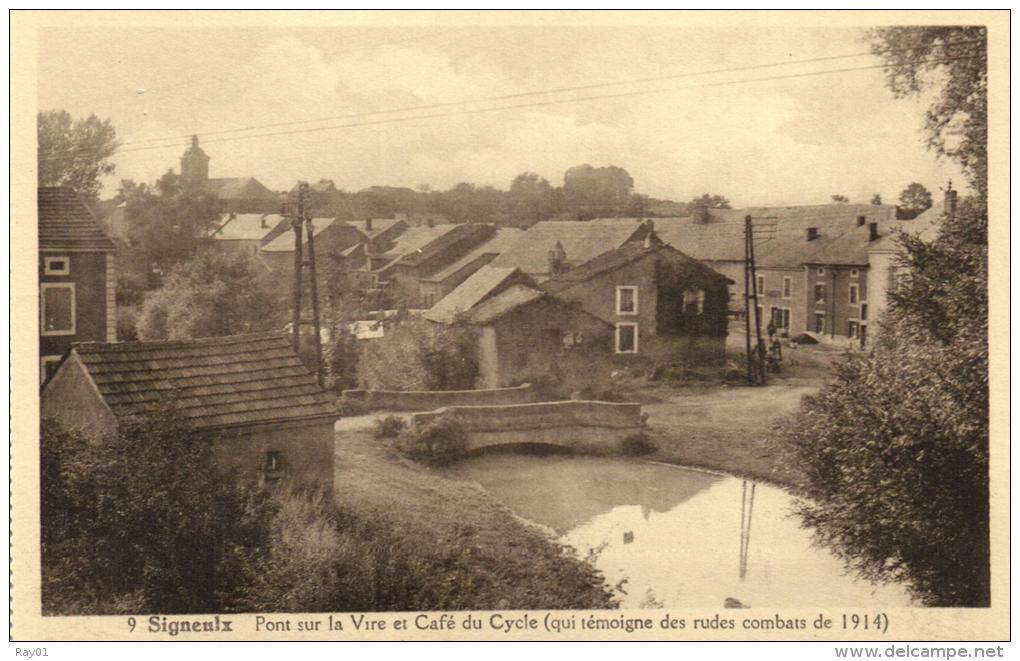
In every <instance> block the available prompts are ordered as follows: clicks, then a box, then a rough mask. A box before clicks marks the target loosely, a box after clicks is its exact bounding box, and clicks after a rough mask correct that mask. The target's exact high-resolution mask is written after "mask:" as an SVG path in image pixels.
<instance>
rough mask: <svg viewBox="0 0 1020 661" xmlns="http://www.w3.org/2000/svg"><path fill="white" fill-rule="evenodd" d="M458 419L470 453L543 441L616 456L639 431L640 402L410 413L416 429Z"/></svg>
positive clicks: (457, 408) (572, 402)
mask: <svg viewBox="0 0 1020 661" xmlns="http://www.w3.org/2000/svg"><path fill="white" fill-rule="evenodd" d="M440 419H452V420H456V421H457V422H458V423H459V424H460V425H461V426H462V427H463V428H464V430H465V431H466V432H467V434H468V447H467V451H468V452H471V451H474V450H480V449H481V448H485V447H491V446H496V445H519V444H524V443H527V444H542V445H553V446H557V447H562V448H566V449H569V450H573V451H575V452H581V453H585V454H618V453H619V452H620V448H621V443H622V442H623V439H625V438H627V437H628V436H632V435H634V434H639V433H641V430H642V427H643V424H642V419H641V405H640V404H631V403H624V404H618V403H615V402H593V401H578V400H569V401H562V402H537V403H531V404H511V405H505V406H448V407H445V408H441V409H437V410H435V411H429V412H427V413H414V414H412V415H411V427H412V429H415V430H418V429H421V428H422V427H424V426H425V425H427V424H429V423H430V422H433V421H435V420H440Z"/></svg>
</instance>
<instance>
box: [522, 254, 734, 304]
mask: <svg viewBox="0 0 1020 661" xmlns="http://www.w3.org/2000/svg"><path fill="white" fill-rule="evenodd" d="M654 253H660V254H665V255H667V256H669V257H672V258H673V259H677V260H681V261H683V262H685V263H687V264H690V265H691V266H693V267H694V268H696V269H699V270H700V271H702V272H704V273H705V274H706V275H707V276H709V277H715V278H719V279H720V280H726V281H729V279H728V278H727V277H726V276H724V275H722V274H720V273H718V272H716V271H714V270H713V269H711V268H709V267H708V266H706V265H705V264H703V263H702V262H699V261H698V260H696V259H692V258H691V257H688V256H687V255H685V254H683V253H682V252H680V251H679V250H677V249H676V248H674V247H672V246H669V245H665V244H653V245H652V246H650V247H648V248H646V247H645V246H644V243H643V242H640V241H632V242H631V243H626V244H624V245H622V246H620V247H619V248H614V249H612V250H609V251H606V252H604V253H602V254H601V255H599V256H598V257H595V258H594V259H592V260H589V261H588V262H585V263H584V264H582V265H580V266H578V267H575V268H572V269H570V270H569V271H567V272H565V273H562V274H560V275H558V276H556V277H555V278H551V279H549V280H546V281H545V282H543V283H542V289H544V290H545V291H548V292H552V293H556V292H559V291H563V290H564V289H569V288H570V287H573V286H574V285H576V284H578V283H580V282H587V281H588V280H591V279H592V278H594V277H595V276H598V275H601V274H602V273H607V272H610V271H615V270H616V269H618V268H621V267H623V266H626V265H627V264H630V263H632V262H635V261H637V260H638V259H641V258H642V257H644V256H646V255H651V254H654Z"/></svg>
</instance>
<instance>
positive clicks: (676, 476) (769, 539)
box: [446, 454, 909, 608]
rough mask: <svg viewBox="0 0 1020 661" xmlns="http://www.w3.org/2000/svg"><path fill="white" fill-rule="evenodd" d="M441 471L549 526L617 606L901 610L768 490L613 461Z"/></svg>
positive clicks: (486, 462) (897, 599) (478, 461)
mask: <svg viewBox="0 0 1020 661" xmlns="http://www.w3.org/2000/svg"><path fill="white" fill-rule="evenodd" d="M446 472H447V474H448V475H449V476H451V477H456V478H462V479H469V480H473V481H477V482H479V483H480V484H481V485H482V486H483V487H484V488H485V489H486V490H487V491H489V492H490V493H492V494H493V495H494V496H495V497H497V498H499V499H500V500H502V501H503V502H504V503H506V504H507V505H508V506H509V507H511V508H512V509H513V510H514V512H515V513H516V514H518V515H519V516H521V517H524V518H526V519H529V520H531V521H535V522H537V523H541V524H544V525H546V526H549V527H550V528H552V529H553V530H555V531H556V533H557V534H558V535H560V536H561V539H562V540H563V541H564V542H565V543H567V544H570V545H571V546H573V547H575V548H577V549H578V551H579V552H580V553H581V554H582V556H585V557H588V558H589V559H590V561H591V562H593V563H594V564H595V565H596V566H598V567H599V568H600V569H601V570H602V571H603V573H604V574H605V576H606V579H607V581H608V582H609V583H610V585H616V586H619V587H620V594H621V598H622V603H623V606H625V607H667V608H669V607H683V606H704V607H712V608H719V607H721V606H723V605H724V604H725V605H729V606H737V607H739V606H745V605H747V606H774V607H779V606H794V607H796V606H803V607H808V606H897V605H904V606H905V605H909V599H908V597H907V595H906V593H905V591H904V590H903V589H902V588H900V587H899V586H895V585H893V586H874V585H872V584H869V583H866V582H863V581H859V580H855V579H854V578H852V577H849V576H846V575H844V574H843V569H842V564H841V562H840V561H839V560H837V559H836V558H835V557H833V556H832V555H831V554H830V553H829V552H828V551H826V550H824V549H821V548H817V547H815V546H813V545H812V543H811V538H810V534H809V533H808V532H807V531H805V530H803V529H801V528H800V527H799V525H798V521H797V519H796V518H795V517H793V516H791V515H790V511H791V510H790V507H791V504H792V498H791V497H790V495H789V494H787V493H786V492H784V491H783V490H781V489H778V488H776V487H772V486H769V485H765V484H755V483H753V482H748V481H743V480H738V479H736V478H732V477H723V476H718V475H714V474H710V473H705V472H700V471H694V470H689V469H683V468H678V467H675V466H667V465H663V464H655V463H651V462H645V461H638V460H628V459H619V458H595V457H563V456H545V457H535V456H526V455H498V454H493V455H485V456H479V457H473V458H470V459H466V460H464V461H461V462H458V463H457V464H454V465H453V466H451V467H449V468H448V469H446ZM752 524H753V525H752ZM752 531H753V534H754V544H753V545H752V544H751V534H752ZM734 541H736V542H737V544H736V548H734V544H733V542H734ZM734 556H736V558H734ZM735 559H736V560H737V562H734V560H735Z"/></svg>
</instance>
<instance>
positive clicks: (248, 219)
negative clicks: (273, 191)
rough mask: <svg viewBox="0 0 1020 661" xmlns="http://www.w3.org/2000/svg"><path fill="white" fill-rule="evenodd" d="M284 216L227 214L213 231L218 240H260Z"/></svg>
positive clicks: (273, 214)
mask: <svg viewBox="0 0 1020 661" xmlns="http://www.w3.org/2000/svg"><path fill="white" fill-rule="evenodd" d="M281 220H283V216H281V215H280V214H278V213H270V214H263V213H239V214H236V215H233V216H231V215H225V216H224V219H223V222H222V224H221V225H220V226H219V227H218V228H217V229H216V230H215V231H213V233H212V238H213V239H215V240H217V241H239V240H247V241H259V240H261V239H262V238H263V237H265V236H266V235H267V234H269V233H270V232H271V231H273V228H274V227H276V226H277V225H278V224H279V223H280V221H281Z"/></svg>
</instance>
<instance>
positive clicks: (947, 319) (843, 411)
mask: <svg viewBox="0 0 1020 661" xmlns="http://www.w3.org/2000/svg"><path fill="white" fill-rule="evenodd" d="M986 224H987V213H986V211H985V210H984V208H983V207H982V206H980V205H978V204H975V203H973V202H968V203H967V204H962V205H961V207H960V211H959V217H958V219H957V220H955V221H954V222H948V223H945V224H944V225H943V227H942V228H941V232H940V235H939V237H938V239H937V240H936V241H934V242H932V243H925V242H923V241H921V240H919V239H916V238H912V237H910V236H906V235H904V236H903V237H902V238H901V241H902V243H903V250H904V252H903V256H902V258H901V264H900V267H901V268H903V269H905V270H906V275H905V276H904V277H903V278H902V279H901V280H900V282H899V284H898V285H897V288H896V289H895V290H894V291H893V292H891V294H890V298H891V302H890V309H889V311H888V313H887V315H886V317H885V320H884V323H883V327H882V330H881V334H880V336H879V341H878V343H877V344H876V346H875V347H874V349H873V351H872V353H871V354H870V355H866V356H861V357H854V358H851V359H849V360H848V361H847V362H845V363H843V364H841V365H839V366H838V367H837V378H836V382H835V383H834V384H833V385H831V386H830V387H828V388H826V389H825V390H823V391H822V392H821V393H820V394H819V395H817V396H816V397H813V398H809V399H807V400H806V402H805V407H804V413H803V415H802V416H801V418H800V419H799V420H798V422H797V424H796V425H795V426H794V428H793V429H792V430H791V431H790V433H789V435H788V438H787V441H788V446H789V448H790V449H791V452H792V459H793V461H794V462H795V463H796V465H798V466H799V467H800V468H801V469H803V471H804V473H805V475H806V478H805V480H804V482H803V483H802V485H801V486H802V490H803V491H802V493H803V495H804V496H805V500H804V501H802V503H801V506H800V507H801V512H802V514H803V515H804V518H805V521H806V523H807V524H808V525H809V526H811V527H813V528H814V529H815V531H816V534H817V536H818V538H819V539H820V540H822V541H823V542H824V543H826V544H829V545H831V546H832V547H833V548H834V549H835V550H836V551H837V552H838V553H839V554H840V555H842V556H843V558H844V559H845V560H846V561H847V563H848V564H850V565H851V566H853V567H855V568H857V569H858V570H859V571H861V572H862V573H863V574H864V575H865V576H868V577H870V578H873V579H899V580H904V581H907V583H908V584H909V585H910V587H911V589H912V590H913V592H914V594H915V595H916V596H917V598H918V599H919V600H921V601H922V602H923V603H925V604H928V605H933V606H981V605H987V604H988V603H989V574H988V571H989V557H988V553H989V539H988V532H989V529H988V525H989V522H988V498H989V494H988V415H989V413H988V341H987V333H988V298H987V289H986V283H987V247H986V246H985V245H984V244H983V243H982V238H983V234H982V231H981V228H982V227H983V226H986Z"/></svg>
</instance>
